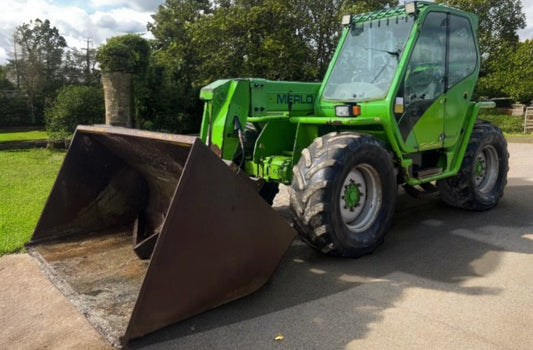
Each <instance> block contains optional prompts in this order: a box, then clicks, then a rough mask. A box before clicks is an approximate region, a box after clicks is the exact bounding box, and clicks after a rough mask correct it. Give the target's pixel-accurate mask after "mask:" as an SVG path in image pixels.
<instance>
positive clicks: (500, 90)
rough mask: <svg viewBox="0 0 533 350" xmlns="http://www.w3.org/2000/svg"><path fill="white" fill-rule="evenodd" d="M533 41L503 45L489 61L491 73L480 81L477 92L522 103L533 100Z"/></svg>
mask: <svg viewBox="0 0 533 350" xmlns="http://www.w3.org/2000/svg"><path fill="white" fill-rule="evenodd" d="M531 57H533V40H526V41H525V42H523V43H518V44H517V45H504V46H502V47H501V48H500V50H499V54H498V56H497V57H496V58H494V59H493V60H491V66H490V71H491V73H490V74H488V75H487V76H485V77H483V78H482V79H480V82H479V90H480V91H481V92H482V93H483V94H484V95H488V96H501V95H506V96H509V97H511V98H512V99H514V100H515V101H520V102H524V103H529V102H530V101H531V100H533V61H532V60H531Z"/></svg>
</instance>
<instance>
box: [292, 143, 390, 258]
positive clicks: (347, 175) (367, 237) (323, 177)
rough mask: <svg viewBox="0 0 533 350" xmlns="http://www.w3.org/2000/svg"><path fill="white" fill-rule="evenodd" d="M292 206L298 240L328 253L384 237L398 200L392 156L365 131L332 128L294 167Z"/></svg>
mask: <svg viewBox="0 0 533 350" xmlns="http://www.w3.org/2000/svg"><path fill="white" fill-rule="evenodd" d="M293 172H294V178H293V181H292V185H291V198H290V203H291V211H292V213H293V217H294V221H295V223H296V227H297V229H298V231H299V233H300V237H301V238H302V240H304V241H305V242H307V243H308V244H309V245H311V246H312V247H314V248H316V249H317V250H320V251H322V252H323V253H327V254H330V255H339V256H347V257H358V256H361V255H363V254H367V253H370V252H372V251H373V250H374V249H376V247H377V246H378V245H379V244H381V243H382V242H383V237H384V235H385V233H386V232H387V231H388V229H389V228H390V225H391V222H392V215H393V212H394V208H395V205H396V176H395V171H394V166H393V163H392V157H391V156H390V155H389V153H388V152H387V151H386V150H385V148H384V147H383V146H382V145H381V143H380V141H378V140H377V139H375V138H374V137H372V136H369V135H359V134H354V133H331V134H327V135H325V136H322V137H319V138H317V139H316V140H315V141H314V142H313V143H312V144H311V145H310V146H309V147H308V148H307V149H305V150H304V151H303V152H302V156H301V158H300V160H299V162H298V164H297V165H296V166H295V167H294V169H293Z"/></svg>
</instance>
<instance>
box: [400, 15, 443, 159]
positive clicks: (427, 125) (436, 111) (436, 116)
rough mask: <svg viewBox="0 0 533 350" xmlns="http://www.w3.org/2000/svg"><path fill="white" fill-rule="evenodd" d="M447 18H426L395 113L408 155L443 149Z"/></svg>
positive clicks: (437, 16) (429, 16)
mask: <svg viewBox="0 0 533 350" xmlns="http://www.w3.org/2000/svg"><path fill="white" fill-rule="evenodd" d="M447 26H448V15H447V14H446V13H442V12H431V13H429V14H428V15H427V16H426V19H425V21H424V24H423V25H422V27H421V30H420V34H419V36H418V39H417V41H416V43H415V46H414V48H413V51H412V54H411V56H410V58H409V63H408V65H407V69H406V71H405V75H404V81H403V84H402V86H401V88H400V90H399V92H398V95H397V96H396V102H395V107H394V112H395V115H396V120H397V123H398V128H399V130H400V133H401V135H402V138H403V141H404V143H405V147H406V151H407V152H418V151H423V150H427V149H434V148H439V147H441V146H442V139H443V132H444V113H445V104H446V95H445V89H446V46H447V39H446V38H447Z"/></svg>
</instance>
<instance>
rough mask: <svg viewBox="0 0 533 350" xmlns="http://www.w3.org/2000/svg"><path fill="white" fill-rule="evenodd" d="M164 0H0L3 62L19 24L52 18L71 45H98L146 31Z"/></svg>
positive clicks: (51, 20)
mask: <svg viewBox="0 0 533 350" xmlns="http://www.w3.org/2000/svg"><path fill="white" fill-rule="evenodd" d="M163 2H164V0H127V1H126V0H90V1H87V0H11V1H5V0H0V64H5V63H6V61H7V59H8V58H9V54H10V52H12V51H13V50H12V40H11V39H12V35H13V33H14V31H15V29H16V27H17V26H19V25H21V24H23V23H29V22H30V21H31V20H35V19H36V18H40V19H42V20H44V19H48V20H50V23H51V24H52V26H55V27H57V29H58V30H59V33H60V34H61V35H62V36H63V37H65V39H66V40H67V43H68V45H69V46H70V47H76V48H81V47H85V46H86V42H87V39H90V40H91V41H92V43H93V46H94V47H97V46H99V45H101V44H103V43H104V42H105V41H106V39H107V38H110V37H113V36H116V35H122V34H126V33H144V32H146V25H147V23H148V22H150V21H151V20H152V18H151V15H152V14H153V13H155V11H157V7H158V6H159V5H160V4H162V3H163Z"/></svg>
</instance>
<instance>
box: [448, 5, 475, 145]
mask: <svg viewBox="0 0 533 350" xmlns="http://www.w3.org/2000/svg"><path fill="white" fill-rule="evenodd" d="M449 18H450V19H449V31H448V32H449V34H448V62H447V69H446V70H447V72H448V73H447V87H446V90H447V92H446V109H445V118H444V134H443V145H442V146H443V147H444V148H449V147H452V146H454V145H455V144H456V143H457V141H458V140H459V137H460V136H461V135H460V134H461V130H462V129H463V128H464V124H465V118H467V117H468V108H469V107H470V106H471V102H470V101H471V98H472V93H473V91H474V87H475V85H476V81H477V76H478V74H479V62H478V60H479V54H478V50H477V45H476V41H475V36H474V31H473V28H472V25H471V23H470V21H469V20H468V19H467V18H465V17H461V16H457V15H450V16H449Z"/></svg>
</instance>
